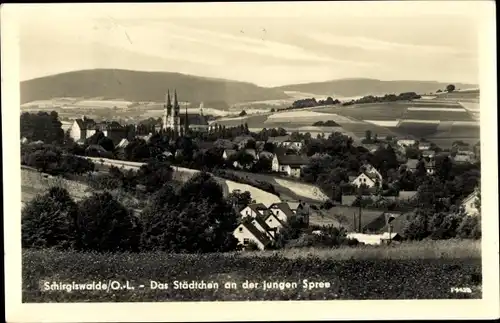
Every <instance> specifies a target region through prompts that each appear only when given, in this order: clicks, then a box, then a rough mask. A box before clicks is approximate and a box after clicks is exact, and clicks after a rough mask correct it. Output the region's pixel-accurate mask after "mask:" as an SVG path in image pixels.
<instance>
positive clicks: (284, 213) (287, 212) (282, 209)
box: [269, 202, 294, 223]
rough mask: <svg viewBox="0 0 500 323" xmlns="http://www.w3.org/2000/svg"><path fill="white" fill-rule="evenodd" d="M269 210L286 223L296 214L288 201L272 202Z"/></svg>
mask: <svg viewBox="0 0 500 323" xmlns="http://www.w3.org/2000/svg"><path fill="white" fill-rule="evenodd" d="M269 211H271V212H272V213H273V214H274V215H275V216H276V218H277V219H278V220H280V221H281V222H285V223H286V222H288V220H289V219H290V218H291V217H292V216H293V215H294V213H293V211H292V209H291V208H290V206H289V205H288V203H286V202H281V203H274V204H271V205H270V206H269Z"/></svg>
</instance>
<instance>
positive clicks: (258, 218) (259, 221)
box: [253, 216, 271, 232]
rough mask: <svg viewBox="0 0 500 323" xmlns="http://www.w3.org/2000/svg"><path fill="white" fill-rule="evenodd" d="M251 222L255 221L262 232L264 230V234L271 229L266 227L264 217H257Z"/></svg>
mask: <svg viewBox="0 0 500 323" xmlns="http://www.w3.org/2000/svg"><path fill="white" fill-rule="evenodd" d="M253 220H254V221H257V223H258V224H260V226H261V227H262V228H264V230H266V232H267V231H269V230H271V228H270V227H269V226H268V225H267V223H266V220H265V219H264V217H260V216H258V217H256V218H255V219H253Z"/></svg>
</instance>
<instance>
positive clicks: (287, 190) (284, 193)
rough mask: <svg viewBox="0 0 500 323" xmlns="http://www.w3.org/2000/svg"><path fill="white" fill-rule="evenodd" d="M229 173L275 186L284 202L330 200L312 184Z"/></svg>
mask: <svg viewBox="0 0 500 323" xmlns="http://www.w3.org/2000/svg"><path fill="white" fill-rule="evenodd" d="M228 172H230V173H233V174H236V175H238V176H242V177H249V178H252V179H255V180H258V181H263V182H266V183H269V184H271V185H273V186H274V188H275V189H276V191H277V192H278V193H279V194H280V198H281V200H283V201H298V200H301V201H304V202H308V203H321V202H324V201H326V200H327V199H328V197H327V196H326V195H325V194H323V192H322V191H321V190H320V189H319V188H318V187H317V186H315V185H312V184H308V183H302V182H298V181H294V180H289V179H283V178H279V177H277V176H273V175H270V174H257V173H248V172H243V171H234V170H228ZM252 197H253V195H252Z"/></svg>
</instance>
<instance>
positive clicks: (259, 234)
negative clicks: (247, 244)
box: [241, 218, 271, 246]
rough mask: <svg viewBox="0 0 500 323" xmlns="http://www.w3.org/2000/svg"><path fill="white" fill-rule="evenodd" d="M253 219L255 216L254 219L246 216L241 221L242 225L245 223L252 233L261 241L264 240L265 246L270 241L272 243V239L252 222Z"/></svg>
mask: <svg viewBox="0 0 500 323" xmlns="http://www.w3.org/2000/svg"><path fill="white" fill-rule="evenodd" d="M252 221H253V218H252V219H248V218H244V219H243V220H242V221H241V225H243V226H244V227H245V228H247V230H248V231H250V233H252V235H253V236H254V237H255V238H257V239H258V240H259V241H260V242H262V244H263V245H264V246H266V245H268V244H269V243H271V240H270V239H269V238H268V237H267V235H266V234H264V233H263V232H261V231H260V230H259V229H257V228H256V227H255V226H254V225H253V224H252Z"/></svg>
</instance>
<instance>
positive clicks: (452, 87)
mask: <svg viewBox="0 0 500 323" xmlns="http://www.w3.org/2000/svg"><path fill="white" fill-rule="evenodd" d="M453 91H455V85H453V84H449V85H447V86H446V92H448V93H450V92H453Z"/></svg>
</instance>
